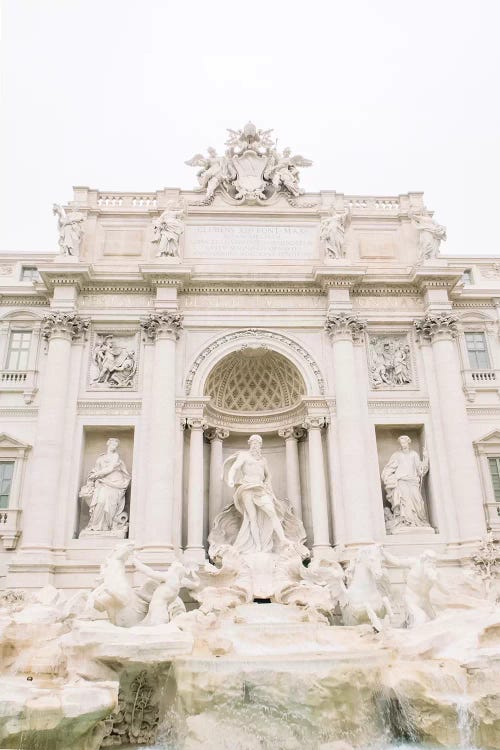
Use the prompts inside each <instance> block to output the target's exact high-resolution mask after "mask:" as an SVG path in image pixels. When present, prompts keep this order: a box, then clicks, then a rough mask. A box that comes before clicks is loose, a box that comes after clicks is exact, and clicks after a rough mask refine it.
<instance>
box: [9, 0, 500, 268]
mask: <svg viewBox="0 0 500 750" xmlns="http://www.w3.org/2000/svg"><path fill="white" fill-rule="evenodd" d="M2 8H3V14H2V24H1V42H2V44H1V55H2V57H1V85H2V95H1V103H2V118H1V127H2V134H1V136H2V137H1V154H2V162H1V164H2V169H1V187H2V195H1V198H0V211H1V214H0V219H1V222H0V249H2V250H5V251H17V250H26V251H35V250H55V249H56V246H57V234H56V230H55V226H56V224H55V218H54V217H53V216H52V212H51V206H52V203H53V202H54V201H55V202H60V203H64V202H66V201H67V200H70V199H71V197H72V189H71V188H72V185H88V186H89V187H95V188H100V189H103V190H129V189H130V190H148V191H149V190H156V189H158V188H161V187H164V186H167V187H182V188H191V187H194V184H195V170H194V169H192V168H190V167H187V166H185V165H184V160H185V159H189V158H190V157H191V156H193V154H195V153H197V152H200V151H205V149H206V147H207V146H208V145H214V146H216V147H217V148H218V149H219V150H220V149H221V148H222V146H223V143H224V141H225V139H226V131H225V128H227V127H230V128H234V129H237V128H240V127H242V126H243V125H244V123H245V122H246V121H247V120H248V119H252V120H253V121H254V122H255V123H256V125H257V126H258V127H261V128H274V129H275V134H276V135H277V137H278V139H279V145H280V146H281V147H283V146H286V145H290V146H291V147H292V149H293V150H294V151H296V152H297V153H301V154H302V155H303V156H306V157H308V158H311V159H313V161H314V165H313V167H311V168H309V169H304V170H303V171H302V186H303V187H304V188H306V189H308V190H319V189H334V190H337V191H339V192H344V193H350V194H352V193H354V194H366V193H368V194H378V195H397V194H398V193H406V192H408V191H409V190H424V191H425V198H426V204H427V206H428V207H429V208H431V209H433V210H434V211H435V217H436V219H437V220H438V221H439V222H441V223H443V224H445V225H446V226H447V227H448V242H447V243H446V245H445V246H444V247H443V250H444V251H445V252H446V253H456V252H458V253H471V254H481V253H498V254H500V241H499V239H498V236H497V231H498V230H497V227H498V225H499V222H498V218H497V217H498V213H499V204H500V195H499V175H500V145H499V142H500V101H499V99H500V85H499V82H500V44H499V41H498V35H499V27H500V2H499V1H498V0H475V2H474V3H473V2H471V0H467V2H464V1H463V0H432V1H430V0H418V2H415V1H413V2H409V1H408V0H406V1H405V0H379V1H378V2H375V1H374V0H341V1H340V0H300V1H296V0H288V1H282V0H274V1H272V0H268V1H267V2H260V1H259V0H254V1H253V2H248V1H247V2H238V1H237V0H232V1H226V0H211V1H210V2H207V0H203V1H202V0H199V1H195V0H175V1H173V2H172V1H171V0H3V3H2Z"/></svg>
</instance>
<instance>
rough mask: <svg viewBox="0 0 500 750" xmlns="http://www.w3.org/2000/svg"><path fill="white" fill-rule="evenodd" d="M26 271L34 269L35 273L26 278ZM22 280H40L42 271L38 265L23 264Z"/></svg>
mask: <svg viewBox="0 0 500 750" xmlns="http://www.w3.org/2000/svg"><path fill="white" fill-rule="evenodd" d="M25 271H34V275H31V276H28V277H26V278H25V276H24V272H25ZM20 281H31V282H33V281H40V273H39V271H38V268H37V267H36V266H21V278H20Z"/></svg>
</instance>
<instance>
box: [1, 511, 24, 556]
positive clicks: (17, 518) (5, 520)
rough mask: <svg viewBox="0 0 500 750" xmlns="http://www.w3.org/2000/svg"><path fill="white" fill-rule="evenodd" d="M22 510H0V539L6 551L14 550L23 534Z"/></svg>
mask: <svg viewBox="0 0 500 750" xmlns="http://www.w3.org/2000/svg"><path fill="white" fill-rule="evenodd" d="M20 524H21V510H20V509H19V508H0V539H1V540H2V543H3V546H4V548H5V549H14V548H15V546H16V544H17V540H18V538H19V536H20V534H21V529H20Z"/></svg>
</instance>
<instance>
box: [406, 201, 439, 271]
mask: <svg viewBox="0 0 500 750" xmlns="http://www.w3.org/2000/svg"><path fill="white" fill-rule="evenodd" d="M408 216H409V217H410V219H411V220H412V222H413V223H414V224H415V226H416V228H417V229H418V248H419V260H420V262H423V261H424V260H432V259H433V258H437V257H438V255H439V246H440V245H441V241H442V240H446V227H443V226H442V225H441V224H438V223H437V221H434V219H433V218H432V216H431V215H429V214H428V213H425V211H422V210H420V211H409V212H408Z"/></svg>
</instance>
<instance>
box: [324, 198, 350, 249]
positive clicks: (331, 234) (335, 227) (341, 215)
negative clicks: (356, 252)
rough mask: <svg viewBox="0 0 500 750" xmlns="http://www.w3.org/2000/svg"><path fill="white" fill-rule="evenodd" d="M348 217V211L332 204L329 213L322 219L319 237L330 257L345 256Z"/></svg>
mask: <svg viewBox="0 0 500 750" xmlns="http://www.w3.org/2000/svg"><path fill="white" fill-rule="evenodd" d="M348 218H349V212H348V211H337V210H336V209H335V208H334V206H332V207H331V209H330V213H329V215H328V216H326V217H325V218H324V219H322V221H321V225H320V230H319V238H320V240H321V241H322V242H323V245H324V247H325V250H326V254H327V256H328V257H329V258H333V259H334V260H338V259H339V258H345V255H346V253H345V248H344V240H345V230H346V224H347V221H348Z"/></svg>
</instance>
